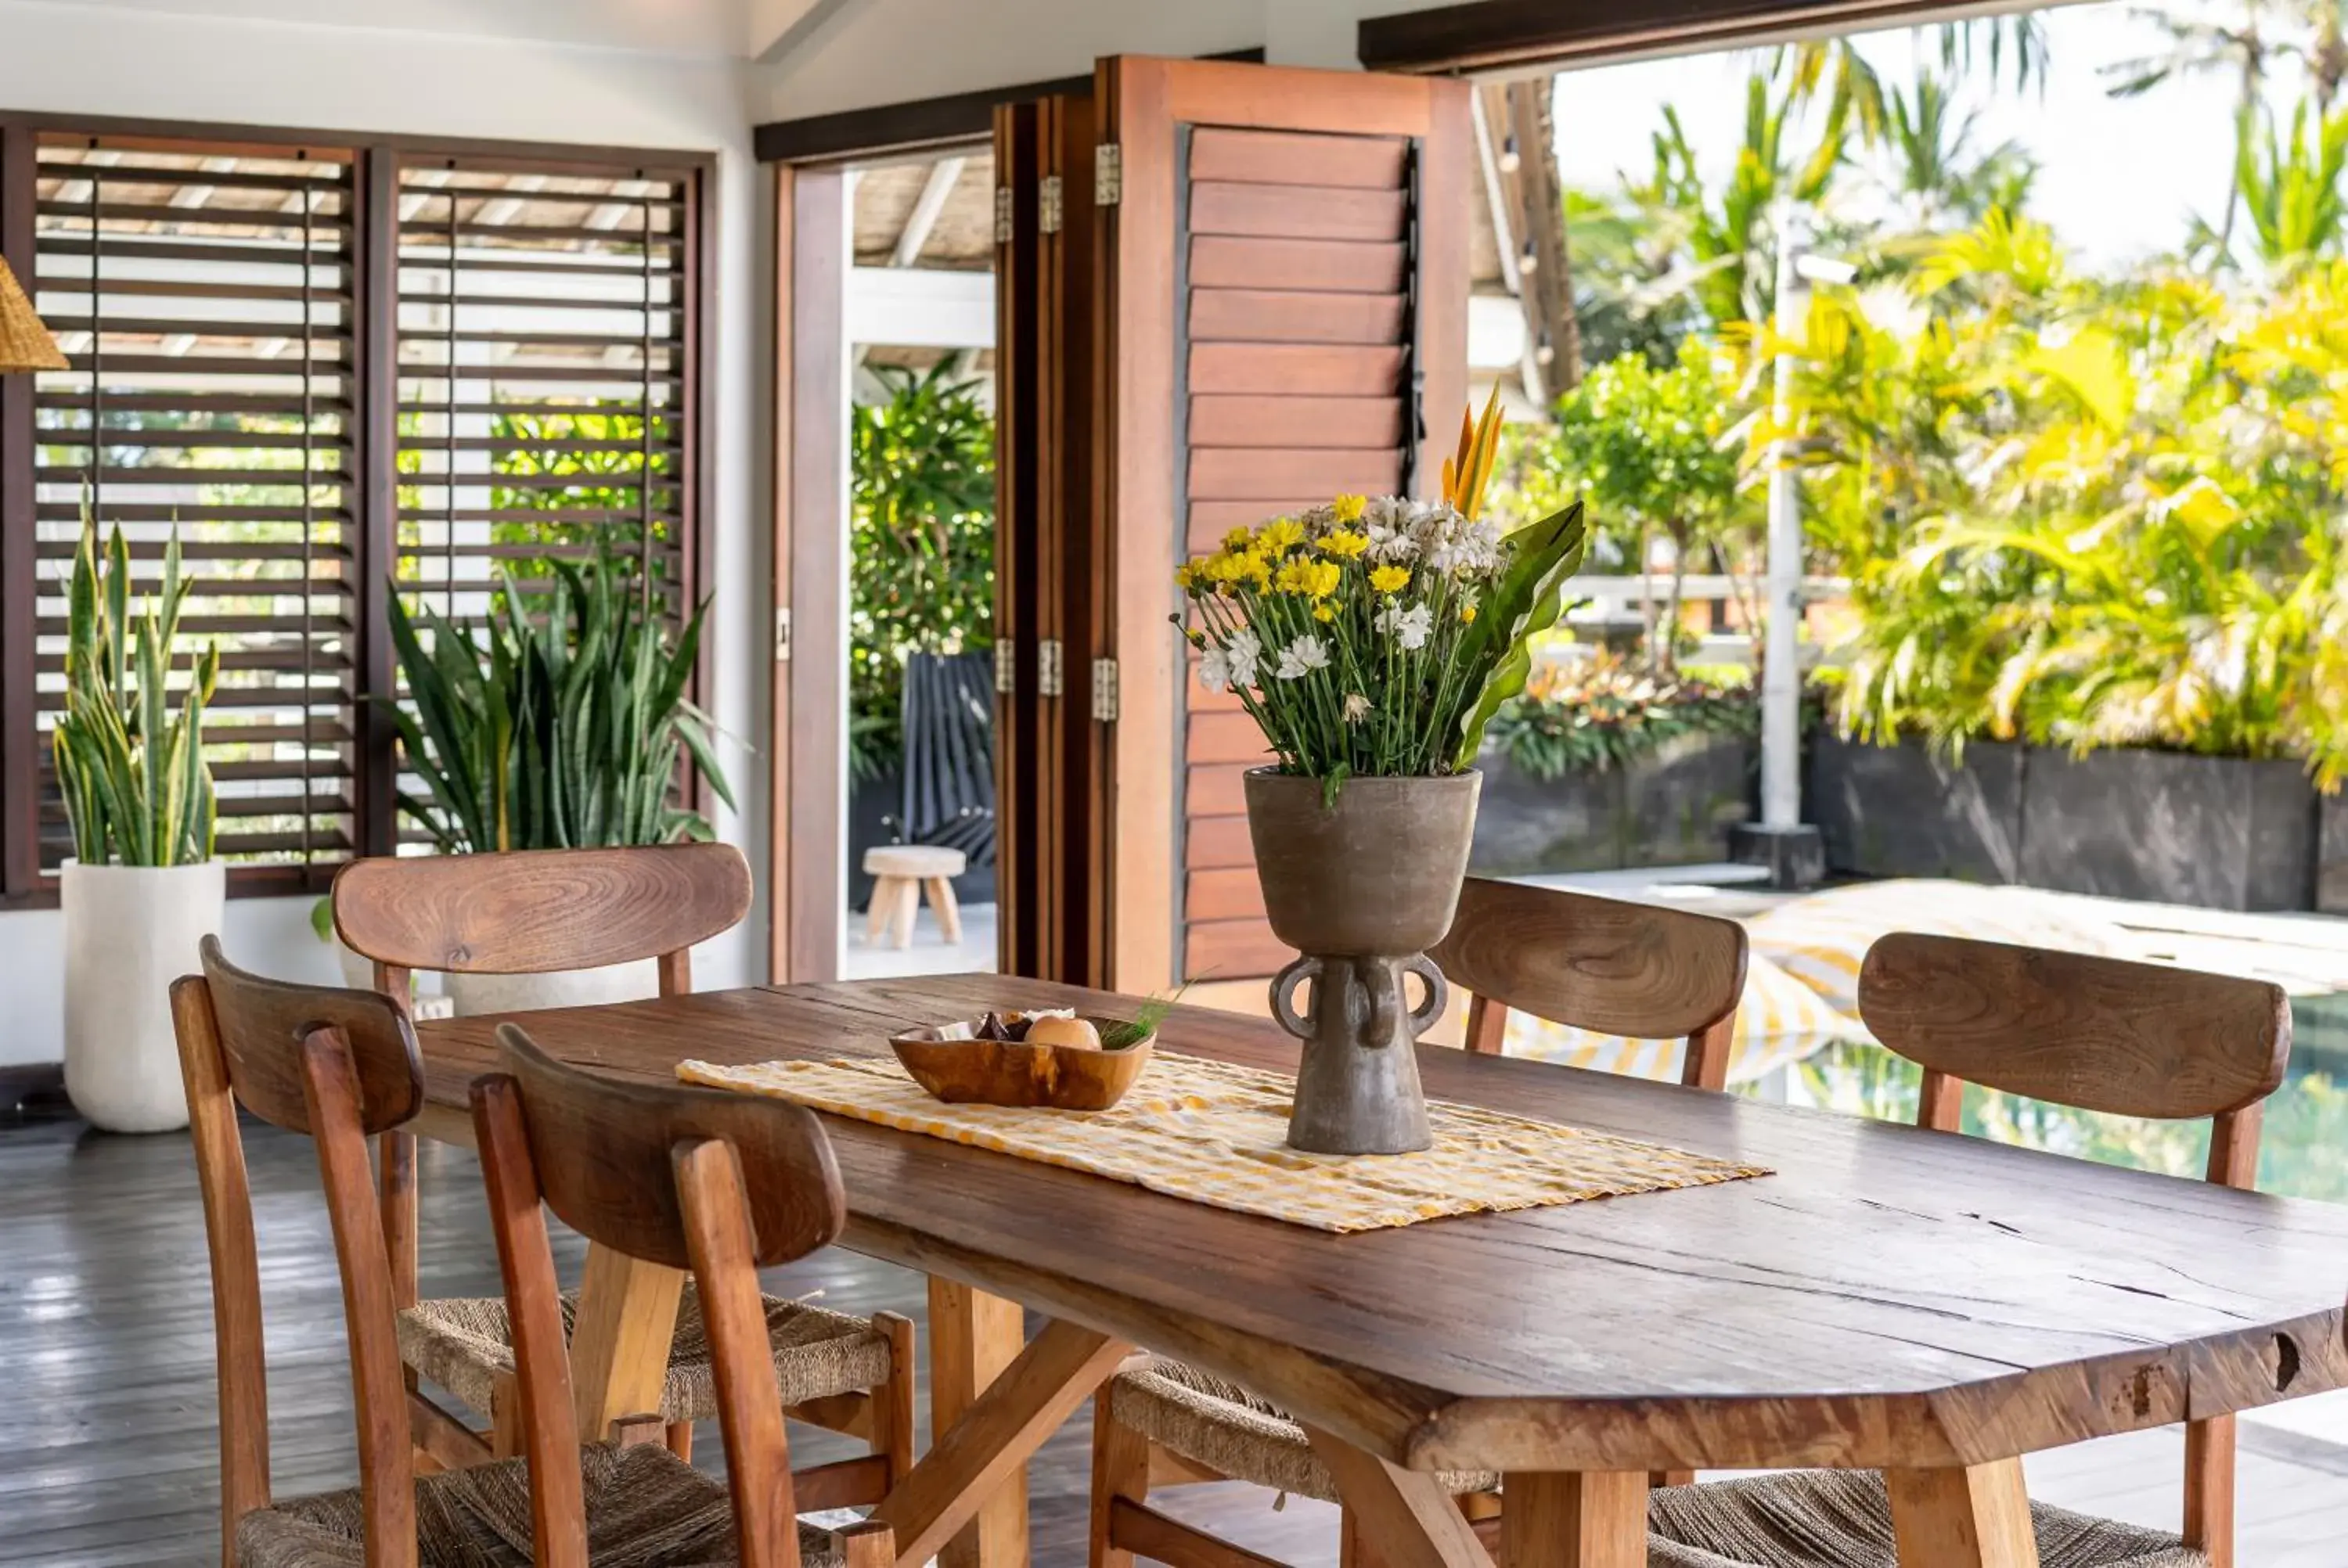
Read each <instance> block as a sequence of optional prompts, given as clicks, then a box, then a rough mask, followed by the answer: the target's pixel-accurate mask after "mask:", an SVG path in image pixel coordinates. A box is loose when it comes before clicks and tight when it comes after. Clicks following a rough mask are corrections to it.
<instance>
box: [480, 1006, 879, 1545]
mask: <svg viewBox="0 0 2348 1568" xmlns="http://www.w3.org/2000/svg"><path fill="white" fill-rule="evenodd" d="M498 1047H499V1057H500V1059H501V1062H502V1066H503V1071H501V1072H498V1073H494V1074H490V1075H488V1076H485V1077H482V1078H479V1079H477V1080H476V1081H474V1083H473V1086H472V1094H471V1099H472V1111H473V1129H474V1140H475V1144H476V1146H477V1147H478V1148H479V1151H480V1156H481V1175H482V1179H483V1181H484V1182H485V1183H486V1184H487V1185H488V1187H489V1219H490V1225H491V1228H492V1229H493V1230H494V1232H495V1233H496V1235H497V1245H498V1262H499V1266H500V1268H501V1269H502V1271H503V1274H504V1277H505V1286H506V1299H507V1301H508V1302H510V1304H511V1307H512V1312H513V1327H514V1369H515V1375H516V1378H517V1379H518V1381H519V1382H520V1387H521V1390H522V1395H521V1403H522V1408H523V1409H525V1410H526V1411H528V1412H529V1414H530V1420H529V1425H528V1427H527V1430H526V1431H525V1434H524V1438H525V1441H526V1443H527V1445H528V1448H529V1452H530V1467H531V1473H532V1475H534V1476H535V1475H539V1474H545V1475H547V1476H549V1477H550V1478H551V1483H550V1484H546V1485H541V1486H537V1487H534V1488H533V1489H532V1491H531V1494H530V1502H531V1509H532V1526H533V1530H534V1532H535V1534H534V1538H535V1540H536V1541H537V1542H538V1543H539V1559H538V1560H539V1562H540V1563H563V1564H574V1563H577V1564H583V1563H587V1562H588V1559H589V1550H588V1548H589V1540H590V1535H591V1524H590V1520H589V1516H588V1512H587V1509H586V1508H585V1506H584V1504H583V1503H582V1498H581V1496H580V1495H579V1492H578V1490H577V1488H576V1487H575V1486H573V1485H572V1476H573V1473H574V1472H573V1471H572V1468H571V1467H569V1466H567V1465H565V1464H564V1463H562V1460H563V1459H564V1457H565V1456H566V1455H567V1454H569V1453H571V1452H572V1451H573V1450H574V1449H575V1448H576V1445H577V1436H576V1432H575V1430H573V1427H572V1414H571V1412H572V1385H571V1369H570V1355H569V1350H568V1346H567V1328H566V1325H565V1323H564V1320H563V1313H562V1309H561V1297H560V1296H559V1294H558V1286H557V1284H556V1279H555V1272H554V1254H553V1250H552V1248H551V1245H549V1242H548V1239H547V1227H546V1212H547V1211H548V1210H550V1209H551V1210H552V1211H553V1212H554V1214H556V1216H557V1217H559V1218H560V1219H561V1220H562V1222H563V1223H564V1224H565V1225H569V1226H570V1227H571V1228H572V1229H573V1230H575V1231H577V1232H578V1233H579V1234H581V1235H584V1236H585V1237H587V1238H588V1239H589V1240H590V1241H592V1242H594V1243H595V1244H597V1245H602V1246H605V1247H610V1248H612V1249H613V1250H615V1251H617V1252H619V1253H622V1254H623V1255H627V1256H629V1257H632V1258H635V1259H638V1260H640V1261H643V1262H646V1263H653V1264H659V1265H662V1266H666V1267H669V1268H675V1269H680V1270H687V1271H690V1273H691V1275H692V1276H693V1280H694V1284H695V1287H696V1288H697V1290H698V1292H699V1295H700V1299H701V1302H702V1311H703V1314H704V1317H705V1321H706V1323H707V1325H708V1336H709V1350H710V1357H711V1359H712V1362H713V1363H714V1365H715V1367H716V1380H715V1391H716V1403H717V1419H718V1425H719V1429H720V1430H721V1431H722V1433H723V1434H724V1438H725V1443H726V1485H727V1487H728V1488H729V1490H730V1491H731V1494H732V1498H733V1513H734V1518H735V1520H736V1522H737V1524H738V1530H737V1537H736V1538H737V1542H738V1550H739V1558H738V1561H739V1562H740V1563H741V1564H742V1565H743V1568H890V1565H891V1564H892V1563H894V1561H895V1553H894V1550H893V1545H892V1537H891V1532H890V1529H889V1527H888V1526H887V1525H885V1524H876V1523H869V1522H868V1523H863V1524H859V1525H856V1526H853V1527H851V1528H850V1530H848V1531H846V1532H839V1533H838V1534H835V1533H834V1532H830V1531H827V1530H822V1529H819V1528H818V1527H816V1526H813V1525H809V1524H806V1523H803V1522H801V1521H800V1520H799V1518H798V1513H799V1503H798V1499H797V1497H796V1494H795V1491H794V1487H793V1481H792V1475H791V1468H790V1446H789V1439H788V1435H787V1433H786V1431H785V1429H784V1424H783V1389H782V1387H781V1384H780V1383H779V1381H778V1377H777V1373H776V1368H775V1358H774V1356H773V1354H772V1353H771V1351H770V1349H769V1348H768V1344H767V1316H766V1307H765V1302H764V1298H763V1297H762V1296H761V1295H760V1292H759V1289H758V1275H757V1271H758V1270H759V1269H760V1268H771V1267H774V1266H778V1265H781V1264H786V1263H790V1262H792V1261H794V1260H796V1259H798V1258H801V1257H805V1256H806V1255H808V1254H809V1253H812V1252H816V1251H819V1250H820V1249H821V1248H823V1247H825V1246H828V1245H830V1244H831V1243H832V1242H833V1241H834V1240H836V1239H838V1237H839V1232H840V1229H841V1227H842V1226H843V1225H845V1224H846V1223H847V1215H848V1207H847V1200H846V1198H845V1197H844V1196H843V1194H842V1193H841V1191H840V1184H839V1169H838V1167H837V1166H836V1165H835V1164H834V1163H833V1162H832V1154H831V1142H830V1140H829V1138H827V1137H825V1136H824V1131H823V1127H822V1125H821V1124H820V1123H819V1122H818V1121H817V1120H816V1118H815V1115H814V1113H813V1112H809V1111H808V1110H807V1109H805V1108H804V1107H801V1106H797V1105H786V1104H782V1103H780V1102H775V1101H768V1100H758V1099H753V1098H751V1097H748V1096H746V1095H737V1094H726V1093H722V1092H719V1091H716V1090H709V1089H695V1088H688V1087H686V1086H685V1085H682V1084H644V1083H631V1082H625V1081H619V1080H615V1079H610V1078H604V1077H601V1076H598V1075H596V1074H594V1073H591V1072H585V1071H580V1070H579V1069H577V1068H574V1067H570V1066H567V1065H565V1064H564V1063H562V1062H561V1061H556V1060H555V1059H554V1058H553V1057H551V1056H549V1055H548V1054H547V1053H546V1052H545V1051H544V1050H541V1049H540V1048H539V1046H538V1044H537V1042H536V1041H534V1040H531V1039H530V1036H529V1035H528V1034H527V1033H525V1032H524V1031H523V1030H521V1029H520V1027H519V1026H517V1025H514V1024H510V1023H508V1024H502V1025H500V1026H499V1029H498Z"/></svg>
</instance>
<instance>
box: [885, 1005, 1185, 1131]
mask: <svg viewBox="0 0 2348 1568" xmlns="http://www.w3.org/2000/svg"><path fill="white" fill-rule="evenodd" d="M987 1021H988V1020H984V1019H974V1020H966V1021H963V1022H958V1023H950V1024H943V1025H940V1026H938V1027H935V1028H925V1029H910V1030H905V1031H904V1032H902V1033H901V1034H897V1035H894V1036H891V1039H890V1040H889V1046H890V1049H891V1050H894V1051H895V1052H896V1053H897V1060H898V1061H901V1062H903V1063H904V1064H905V1071H907V1072H910V1073H911V1074H912V1075H913V1081H914V1082H916V1083H918V1084H920V1085H921V1086H922V1088H923V1089H924V1090H927V1091H929V1092H930V1093H931V1094H932V1095H933V1096H935V1097H936V1098H937V1099H940V1100H942V1101H944V1102H946V1103H947V1104H949V1105H1025V1106H1031V1107H1036V1108H1040V1109H1044V1110H1050V1111H1106V1110H1107V1109H1108V1108H1109V1107H1110V1106H1112V1105H1114V1104H1116V1103H1117V1102H1118V1101H1120V1100H1122V1099H1124V1098H1125V1091H1127V1090H1128V1089H1131V1088H1132V1087H1133V1085H1134V1081H1135V1080H1136V1079H1138V1078H1139V1077H1140V1076H1141V1070H1142V1069H1143V1068H1145V1067H1148V1065H1149V1051H1150V1048H1151V1047H1152V1046H1153V1045H1155V1044H1156V1043H1157V1040H1158V1037H1157V1036H1156V1035H1155V1034H1154V1033H1153V1034H1147V1035H1144V1036H1142V1037H1141V1038H1140V1039H1139V1040H1135V1041H1133V1042H1132V1043H1131V1044H1129V1045H1122V1046H1118V1047H1117V1049H1115V1050H1107V1049H1104V1050H1086V1048H1084V1047H1083V1046H1076V1045H1030V1044H1028V1043H1027V1042H1026V1041H1025V1040H990V1039H986V1038H983V1030H984V1029H985V1026H986V1023H987ZM1088 1021H1089V1022H1090V1023H1091V1024H1092V1026H1093V1027H1094V1028H1095V1029H1096V1030H1099V1031H1100V1033H1101V1035H1102V1038H1104V1039H1112V1038H1114V1036H1113V1035H1112V1034H1111V1033H1110V1031H1111V1030H1126V1029H1129V1028H1130V1027H1131V1026H1130V1025H1128V1024H1125V1023H1123V1022H1122V1021H1121V1020H1116V1019H1104V1018H1096V1019H1091V1020H1088Z"/></svg>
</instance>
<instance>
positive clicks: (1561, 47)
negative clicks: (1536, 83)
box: [1357, 0, 1991, 72]
mask: <svg viewBox="0 0 2348 1568" xmlns="http://www.w3.org/2000/svg"><path fill="white" fill-rule="evenodd" d="M1990 8H1991V7H1988V6H1984V5H1949V4H1946V3H1945V0H1939V3H1935V0H1809V3H1806V4H1805V3H1790V4H1789V3H1788V0H1614V3H1611V4H1606V5H1598V4H1593V3H1592V0H1564V3H1562V4H1560V0H1471V3H1470V4H1468V5H1441V6H1437V7H1434V8H1433V9H1430V10H1424V11H1405V12H1401V13H1398V14H1396V15H1391V16H1372V17H1369V18H1367V19H1365V21H1363V22H1362V24H1361V25H1360V29H1359V32H1358V35H1357V36H1358V39H1359V43H1358V53H1359V54H1360V56H1361V60H1362V65H1363V66H1364V67H1365V68H1366V69H1369V70H1373V71H1417V72H1430V71H1473V70H1499V69H1506V68H1517V69H1530V68H1533V67H1540V66H1560V65H1566V64H1570V63H1571V62H1573V61H1576V60H1586V59H1590V58H1592V57H1596V56H1607V55H1625V54H1632V53H1637V52H1640V51H1643V50H1650V49H1663V48H1671V47H1696V46H1713V47H1721V48H1725V47H1727V46H1731V45H1735V44H1745V43H1751V42H1753V41H1755V40H1756V39H1760V38H1768V37H1773V36H1783V35H1788V34H1796V33H1805V32H1820V31H1834V32H1844V31H1849V30H1853V29H1857V28H1861V27H1871V26H1888V25H1890V24H1892V23H1895V22H1903V21H1909V22H1912V21H1923V20H1928V19H1931V18H1936V17H1953V16H1962V15H1975V14H1978V13H1980V12H1982V11H1983V10H1986V9H1990Z"/></svg>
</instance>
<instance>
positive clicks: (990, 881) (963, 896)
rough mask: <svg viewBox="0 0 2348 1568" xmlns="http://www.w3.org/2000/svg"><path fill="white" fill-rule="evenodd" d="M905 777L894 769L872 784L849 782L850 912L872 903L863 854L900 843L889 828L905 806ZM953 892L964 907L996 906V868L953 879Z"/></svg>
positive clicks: (979, 869)
mask: <svg viewBox="0 0 2348 1568" xmlns="http://www.w3.org/2000/svg"><path fill="white" fill-rule="evenodd" d="M904 794H905V781H904V776H903V775H902V774H900V773H899V772H898V771H897V770H896V769H895V768H891V769H890V770H889V771H888V772H887V773H884V774H881V775H880V777H879V778H876V779H874V780H872V781H871V782H870V783H869V784H858V783H854V782H850V784H849V786H848V907H850V908H851V909H858V910H861V909H863V908H865V907H867V906H869V905H870V902H871V899H872V878H870V876H866V875H864V852H865V851H866V850H868V849H870V848H873V847H875V846H876V845H883V844H896V843H898V842H900V840H899V839H898V837H897V835H895V834H894V833H892V832H891V831H890V828H891V823H892V822H893V820H894V819H895V817H896V815H897V812H898V810H899V808H900V807H901V806H902V804H904ZM953 888H954V897H955V898H956V899H957V900H959V901H960V902H962V903H964V904H992V903H994V866H973V867H972V868H971V869H970V870H968V871H965V872H963V874H962V875H961V876H957V877H955V878H954V885H953Z"/></svg>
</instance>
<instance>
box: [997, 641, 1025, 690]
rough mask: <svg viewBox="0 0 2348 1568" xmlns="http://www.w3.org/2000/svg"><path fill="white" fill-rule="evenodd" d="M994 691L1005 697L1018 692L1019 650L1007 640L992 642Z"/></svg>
mask: <svg viewBox="0 0 2348 1568" xmlns="http://www.w3.org/2000/svg"><path fill="white" fill-rule="evenodd" d="M994 689H995V691H996V692H1000V693H1001V694H1002V695H1004V696H1005V697H1009V696H1014V695H1015V694H1016V693H1017V692H1018V691H1019V650H1018V649H1017V648H1015V647H1014V646H1013V645H1012V643H1011V641H1010V639H1008V638H1003V637H998V638H996V639H995V640H994Z"/></svg>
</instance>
